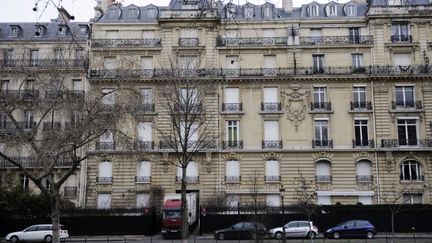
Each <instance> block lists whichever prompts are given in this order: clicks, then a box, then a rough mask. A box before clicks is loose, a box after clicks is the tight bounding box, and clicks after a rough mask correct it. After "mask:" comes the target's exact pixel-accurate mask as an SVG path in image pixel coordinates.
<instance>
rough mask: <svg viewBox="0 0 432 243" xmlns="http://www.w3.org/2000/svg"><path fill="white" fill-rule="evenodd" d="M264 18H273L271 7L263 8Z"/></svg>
mask: <svg viewBox="0 0 432 243" xmlns="http://www.w3.org/2000/svg"><path fill="white" fill-rule="evenodd" d="M263 15H264V18H273V9H272V8H270V7H266V8H264V13H263Z"/></svg>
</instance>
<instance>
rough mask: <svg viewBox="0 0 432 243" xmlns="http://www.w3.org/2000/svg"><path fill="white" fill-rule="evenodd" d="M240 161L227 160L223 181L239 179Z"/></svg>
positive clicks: (237, 180)
mask: <svg viewBox="0 0 432 243" xmlns="http://www.w3.org/2000/svg"><path fill="white" fill-rule="evenodd" d="M240 179H241V178H240V162H239V161H237V160H228V161H227V162H226V167H225V181H236V182H239V181H240Z"/></svg>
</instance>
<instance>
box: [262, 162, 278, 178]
mask: <svg viewBox="0 0 432 243" xmlns="http://www.w3.org/2000/svg"><path fill="white" fill-rule="evenodd" d="M265 170H266V171H265V173H266V176H279V175H280V173H279V161H277V160H267V161H266V164H265Z"/></svg>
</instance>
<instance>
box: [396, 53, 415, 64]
mask: <svg viewBox="0 0 432 243" xmlns="http://www.w3.org/2000/svg"><path fill="white" fill-rule="evenodd" d="M393 63H394V65H395V66H409V65H411V53H394V54H393Z"/></svg>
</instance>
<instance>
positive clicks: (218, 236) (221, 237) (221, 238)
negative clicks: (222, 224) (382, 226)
mask: <svg viewBox="0 0 432 243" xmlns="http://www.w3.org/2000/svg"><path fill="white" fill-rule="evenodd" d="M217 239H218V240H225V234H224V233H219V234H217Z"/></svg>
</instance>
